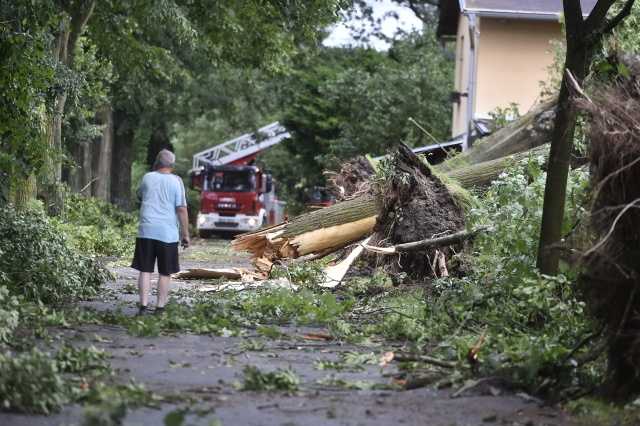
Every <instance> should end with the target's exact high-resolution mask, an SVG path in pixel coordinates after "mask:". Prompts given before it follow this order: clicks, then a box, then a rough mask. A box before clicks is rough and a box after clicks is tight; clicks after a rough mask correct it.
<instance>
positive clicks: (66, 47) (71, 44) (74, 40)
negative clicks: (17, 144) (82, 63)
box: [45, 0, 96, 215]
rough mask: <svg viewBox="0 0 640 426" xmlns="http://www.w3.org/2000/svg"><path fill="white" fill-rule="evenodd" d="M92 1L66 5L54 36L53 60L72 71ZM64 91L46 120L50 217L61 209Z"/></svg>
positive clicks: (90, 11) (47, 193) (65, 99)
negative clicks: (58, 29)
mask: <svg viewBox="0 0 640 426" xmlns="http://www.w3.org/2000/svg"><path fill="white" fill-rule="evenodd" d="M95 5H96V0H78V1H77V2H72V3H69V6H70V7H71V8H73V10H66V11H65V14H68V16H70V19H68V18H67V17H64V18H63V20H62V22H61V30H60V32H59V33H58V35H57V38H56V43H55V47H54V51H53V58H54V59H55V60H57V61H58V62H60V63H61V64H63V65H65V66H66V67H67V68H69V69H73V63H74V59H75V49H76V46H77V44H78V39H79V38H80V36H81V35H82V32H83V31H84V28H85V27H86V25H87V22H88V21H89V18H90V17H91V15H93V11H94V9H95ZM67 96H68V93H67V90H66V88H64V87H63V88H62V89H61V90H60V91H59V92H58V93H57V94H56V97H55V101H54V105H53V115H52V116H51V117H50V123H49V127H50V129H51V131H50V132H49V134H50V138H49V149H50V155H49V161H48V175H47V186H48V188H47V190H46V192H45V194H46V196H45V199H46V202H47V210H48V211H49V214H51V215H58V214H60V213H61V212H62V210H63V208H64V199H63V192H62V190H61V188H60V182H61V178H62V162H61V161H60V158H61V154H62V121H63V118H64V108H65V105H66V103H67Z"/></svg>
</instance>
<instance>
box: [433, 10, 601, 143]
mask: <svg viewBox="0 0 640 426" xmlns="http://www.w3.org/2000/svg"><path fill="white" fill-rule="evenodd" d="M595 1H596V0H582V5H583V12H585V13H588V12H589V11H590V10H591V8H593V5H594V4H595ZM561 11H562V1H561V0H537V1H518V0H442V1H441V5H440V20H439V24H438V35H439V36H440V37H441V39H442V40H444V41H449V42H455V45H456V49H455V52H456V53H455V61H456V65H455V75H454V91H453V93H452V96H451V100H452V104H453V121H452V129H451V135H452V136H453V137H456V136H459V135H462V134H468V133H469V130H470V129H472V128H473V126H474V123H475V120H481V119H487V118H489V113H490V112H492V111H495V110H496V108H505V107H508V106H509V105H510V104H512V103H515V104H517V105H518V109H519V111H520V112H521V113H524V112H526V111H528V110H529V109H530V108H531V107H532V106H533V105H534V104H535V103H536V102H538V101H539V100H540V93H541V87H542V86H541V83H542V82H544V81H547V80H548V78H549V67H550V66H551V65H552V64H553V60H554V53H553V45H552V41H553V40H559V39H561V38H562V32H561V25H560V14H561ZM467 139H468V138H466V137H465V141H464V143H463V149H466V148H467V146H468V140H467Z"/></svg>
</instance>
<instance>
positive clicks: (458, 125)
mask: <svg viewBox="0 0 640 426" xmlns="http://www.w3.org/2000/svg"><path fill="white" fill-rule="evenodd" d="M469 49H470V43H469V19H468V18H467V17H466V16H464V15H460V18H459V20H458V34H457V35H456V67H455V76H454V79H455V84H454V90H455V91H456V92H460V93H463V92H467V89H468V85H469V61H470V59H471V55H470V50H469ZM466 123H467V98H466V97H461V98H460V102H457V103H456V102H454V103H453V119H452V126H451V127H452V128H451V136H458V135H459V134H461V133H464V132H465V131H466V127H467V126H466Z"/></svg>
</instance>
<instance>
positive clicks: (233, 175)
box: [212, 172, 256, 192]
mask: <svg viewBox="0 0 640 426" xmlns="http://www.w3.org/2000/svg"><path fill="white" fill-rule="evenodd" d="M212 180H213V190H214V191H217V192H250V191H254V190H255V186H256V175H255V174H254V173H249V172H222V173H216V174H215V175H214V176H213V179H212Z"/></svg>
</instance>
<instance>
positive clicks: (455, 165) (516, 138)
mask: <svg viewBox="0 0 640 426" xmlns="http://www.w3.org/2000/svg"><path fill="white" fill-rule="evenodd" d="M555 109H556V99H552V100H550V101H547V102H544V103H541V104H539V105H537V106H535V107H534V108H533V109H532V110H531V111H529V112H528V113H527V114H525V115H523V116H522V117H520V118H519V119H517V120H515V121H513V122H512V123H510V124H509V125H507V126H505V127H503V128H501V129H500V130H498V131H496V132H495V133H493V134H491V135H489V136H487V137H485V138H483V139H480V140H478V141H476V142H475V143H474V145H473V146H472V147H471V148H470V149H468V150H467V151H465V152H463V153H460V154H458V155H456V156H455V157H453V158H451V159H449V160H447V161H445V162H444V163H442V164H439V165H437V166H436V167H435V168H436V170H438V171H441V172H448V171H451V170H454V169H459V168H461V167H464V166H466V165H472V164H478V163H483V162H485V161H492V160H497V159H499V158H503V157H506V156H509V155H512V154H517V153H519V152H524V151H528V150H530V149H533V148H536V147H538V146H540V145H543V144H546V143H548V142H549V141H550V134H551V129H552V127H553V120H554V118H555Z"/></svg>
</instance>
